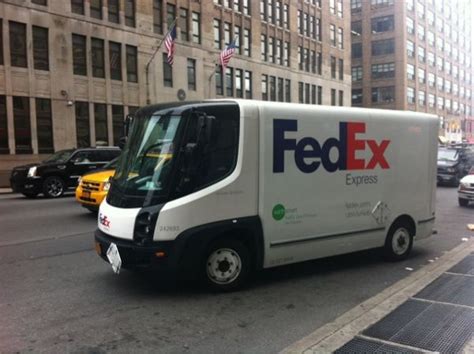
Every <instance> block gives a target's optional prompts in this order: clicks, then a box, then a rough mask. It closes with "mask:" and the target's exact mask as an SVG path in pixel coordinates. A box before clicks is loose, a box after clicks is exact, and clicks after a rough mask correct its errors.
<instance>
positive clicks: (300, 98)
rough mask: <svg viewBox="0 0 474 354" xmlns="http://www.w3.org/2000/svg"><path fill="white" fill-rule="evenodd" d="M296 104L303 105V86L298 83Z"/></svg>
mask: <svg viewBox="0 0 474 354" xmlns="http://www.w3.org/2000/svg"><path fill="white" fill-rule="evenodd" d="M298 102H299V103H304V84H303V83H302V82H298Z"/></svg>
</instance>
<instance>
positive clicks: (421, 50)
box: [418, 47, 425, 63]
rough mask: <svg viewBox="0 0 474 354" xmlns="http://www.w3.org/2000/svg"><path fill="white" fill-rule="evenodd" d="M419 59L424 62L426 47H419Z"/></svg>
mask: <svg viewBox="0 0 474 354" xmlns="http://www.w3.org/2000/svg"><path fill="white" fill-rule="evenodd" d="M418 60H419V61H420V62H422V63H424V62H425V48H423V47H418Z"/></svg>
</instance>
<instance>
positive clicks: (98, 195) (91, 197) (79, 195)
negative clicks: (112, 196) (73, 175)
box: [76, 186, 107, 210]
mask: <svg viewBox="0 0 474 354" xmlns="http://www.w3.org/2000/svg"><path fill="white" fill-rule="evenodd" d="M106 196H107V192H105V191H85V190H84V189H83V188H82V187H81V186H78V187H77V188H76V200H77V202H78V203H80V204H81V205H82V206H83V207H85V208H88V209H93V210H99V206H100V203H102V201H103V200H104V198H105V197H106Z"/></svg>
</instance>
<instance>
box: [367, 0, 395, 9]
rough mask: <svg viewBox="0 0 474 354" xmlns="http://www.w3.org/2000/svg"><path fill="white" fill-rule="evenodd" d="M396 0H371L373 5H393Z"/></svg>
mask: <svg viewBox="0 0 474 354" xmlns="http://www.w3.org/2000/svg"><path fill="white" fill-rule="evenodd" d="M393 1H394V0H370V4H371V5H372V7H385V6H392V5H393Z"/></svg>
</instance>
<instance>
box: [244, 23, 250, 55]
mask: <svg viewBox="0 0 474 354" xmlns="http://www.w3.org/2000/svg"><path fill="white" fill-rule="evenodd" d="M250 38H251V37H250V30H249V29H248V28H244V55H246V56H248V57H249V56H250Z"/></svg>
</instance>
